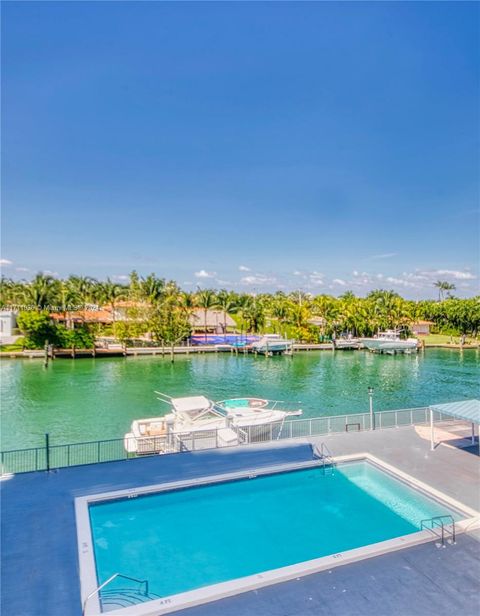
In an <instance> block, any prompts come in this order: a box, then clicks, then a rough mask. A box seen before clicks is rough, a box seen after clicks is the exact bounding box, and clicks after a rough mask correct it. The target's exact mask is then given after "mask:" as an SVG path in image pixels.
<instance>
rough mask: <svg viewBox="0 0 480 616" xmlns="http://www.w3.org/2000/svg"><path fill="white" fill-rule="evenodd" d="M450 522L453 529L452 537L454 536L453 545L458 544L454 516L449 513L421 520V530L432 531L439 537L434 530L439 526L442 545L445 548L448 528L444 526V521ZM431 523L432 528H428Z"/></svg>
mask: <svg viewBox="0 0 480 616" xmlns="http://www.w3.org/2000/svg"><path fill="white" fill-rule="evenodd" d="M445 519H446V520H449V525H450V526H451V527H452V530H451V535H452V543H453V544H455V543H456V529H455V520H454V518H453V516H452V515H451V514H449V513H446V514H444V515H436V516H434V517H433V518H427V519H425V520H421V522H420V529H421V530H425V529H426V530H431V531H432V532H433V534H434V535H436V536H437V537H438V535H437V533H435V532H434V530H433V528H434V526H439V527H440V528H441V533H442V534H441V538H440V539H441V545H442V547H445V530H448V528H447V526H446V525H445V524H444V522H443V520H445ZM428 523H430V528H428V526H427V524H428Z"/></svg>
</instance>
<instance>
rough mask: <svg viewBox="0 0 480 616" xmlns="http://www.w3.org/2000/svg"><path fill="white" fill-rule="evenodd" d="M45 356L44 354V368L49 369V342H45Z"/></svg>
mask: <svg viewBox="0 0 480 616" xmlns="http://www.w3.org/2000/svg"><path fill="white" fill-rule="evenodd" d="M44 351H45V354H44V364H43V365H44V366H45V368H48V340H45V348H44Z"/></svg>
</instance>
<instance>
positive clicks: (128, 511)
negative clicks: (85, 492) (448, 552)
mask: <svg viewBox="0 0 480 616" xmlns="http://www.w3.org/2000/svg"><path fill="white" fill-rule="evenodd" d="M445 513H451V511H449V510H448V509H446V507H445V506H443V505H441V504H440V503H437V502H436V501H433V500H430V499H429V498H427V497H425V496H423V495H422V494H420V493H419V492H417V491H415V490H413V489H411V488H409V487H408V486H406V485H405V484H403V483H401V482H400V481H398V480H396V479H394V478H392V477H391V476H389V475H387V474H386V473H383V472H382V471H380V470H378V469H377V468H375V467H373V466H372V465H370V464H368V463H366V462H358V463H353V464H349V465H342V466H340V467H338V468H337V469H336V470H335V471H334V472H333V474H329V473H328V472H327V474H326V475H324V474H323V471H322V470H321V469H318V468H317V469H310V470H304V471H295V472H291V473H281V474H277V475H271V476H267V477H259V478H256V479H247V480H242V481H235V482H230V483H226V484H217V485H210V486H206V487H199V488H190V489H185V490H180V491H174V492H167V493H158V494H154V495H148V496H140V497H138V498H136V499H125V500H116V501H109V502H104V503H100V504H97V505H91V506H90V520H91V527H92V534H93V539H94V546H95V560H96V566H97V578H98V582H99V583H101V582H103V581H104V580H106V579H107V578H108V577H109V576H110V575H113V574H114V573H116V572H117V571H121V572H122V573H124V574H126V575H130V576H133V577H136V578H139V579H148V580H149V583H150V590H151V591H152V592H154V593H157V594H159V595H161V596H167V595H171V594H174V593H178V592H183V591H187V590H191V589H194V588H199V587H202V586H206V585H209V584H215V583H217V582H223V581H226V580H231V579H235V578H238V577H242V576H246V575H251V574H254V573H259V572H262V571H267V570H270V569H275V568H278V567H283V566H286V565H291V564H294V563H299V562H303V561H305V560H309V559H312V558H318V557H321V556H327V555H329V554H335V553H338V552H342V551H345V550H349V549H352V548H356V547H360V546H364V545H369V544H371V543H376V542H378V541H384V540H386V539H391V538H394V537H399V536H401V535H406V534H410V533H414V532H416V531H417V530H419V528H420V521H421V520H422V519H425V518H431V517H433V516H435V515H443V514H445ZM456 517H457V519H458V516H456ZM123 584H124V583H123Z"/></svg>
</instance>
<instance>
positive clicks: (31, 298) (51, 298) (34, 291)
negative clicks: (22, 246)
mask: <svg viewBox="0 0 480 616" xmlns="http://www.w3.org/2000/svg"><path fill="white" fill-rule="evenodd" d="M58 287H59V283H58V280H56V279H55V278H53V276H50V275H46V274H42V273H41V272H40V273H39V274H37V275H36V276H35V278H34V279H33V280H32V281H31V282H30V283H29V284H27V285H26V286H25V287H24V291H23V293H24V299H25V302H26V303H27V304H32V305H33V306H35V307H36V308H37V309H39V310H42V309H45V308H47V306H49V305H51V304H54V303H56V299H57V296H58Z"/></svg>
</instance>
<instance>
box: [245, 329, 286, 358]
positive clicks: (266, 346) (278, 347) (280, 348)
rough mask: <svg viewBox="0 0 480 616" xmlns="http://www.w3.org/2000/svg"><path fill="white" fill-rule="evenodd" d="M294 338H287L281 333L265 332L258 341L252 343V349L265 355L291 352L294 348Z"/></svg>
mask: <svg viewBox="0 0 480 616" xmlns="http://www.w3.org/2000/svg"><path fill="white" fill-rule="evenodd" d="M292 346H293V340H287V339H286V338H283V337H282V336H280V335H279V334H265V335H264V336H262V337H261V338H260V340H258V341H257V342H253V343H252V344H251V345H250V348H251V349H252V351H254V352H256V353H262V354H264V355H273V354H278V353H285V352H290V351H291V350H292Z"/></svg>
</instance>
